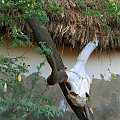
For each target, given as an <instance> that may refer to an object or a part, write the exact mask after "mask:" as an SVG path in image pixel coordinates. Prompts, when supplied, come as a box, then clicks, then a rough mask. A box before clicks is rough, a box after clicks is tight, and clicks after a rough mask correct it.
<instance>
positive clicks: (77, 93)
mask: <svg viewBox="0 0 120 120" xmlns="http://www.w3.org/2000/svg"><path fill="white" fill-rule="evenodd" d="M97 45H98V40H96V41H94V42H93V41H91V42H89V43H88V44H87V45H86V46H85V48H83V50H82V51H81V53H80V54H79V56H78V58H77V62H76V63H75V65H74V66H73V67H72V68H71V69H67V70H66V74H67V75H68V80H67V83H68V84H69V85H70V86H71V87H70V88H71V89H68V93H69V95H68V97H69V99H70V100H71V101H72V102H73V104H74V105H76V106H85V105H86V100H87V99H88V97H87V96H86V93H87V94H88V95H89V91H90V84H91V83H92V80H91V79H90V78H89V76H88V75H87V74H86V72H85V64H86V63H87V60H88V58H89V57H90V55H91V53H92V52H93V50H94V49H95V48H96V47H97Z"/></svg>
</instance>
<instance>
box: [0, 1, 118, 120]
mask: <svg viewBox="0 0 120 120" xmlns="http://www.w3.org/2000/svg"><path fill="white" fill-rule="evenodd" d="M75 4H76V5H77V6H78V8H79V10H80V11H81V14H80V15H83V16H89V17H93V18H95V19H96V20H98V23H100V25H101V26H102V27H103V28H104V29H106V30H107V31H108V32H110V33H112V38H113V40H119V36H116V35H115V34H113V31H112V28H111V26H110V25H109V24H108V22H107V20H108V19H109V18H115V20H116V21H117V24H118V25H120V6H119V5H118V3H117V2H115V1H114V0H108V1H100V0H99V1H97V0H96V1H93V2H90V3H89V4H86V3H84V2H82V1H81V0H75ZM0 14H1V15H0V26H2V27H3V28H4V27H5V30H6V31H7V34H4V35H2V36H1V37H0V44H4V42H5V41H6V40H9V39H10V40H11V42H10V45H11V47H18V46H23V47H26V46H32V45H33V42H34V41H33V37H32V36H31V29H30V27H29V26H28V24H27V23H26V19H27V18H30V17H38V18H39V20H40V21H41V22H42V26H41V27H40V29H47V26H46V24H47V23H48V22H49V21H50V20H49V17H48V15H49V14H55V15H57V16H60V17H61V18H64V8H63V7H60V6H59V5H58V4H57V3H56V2H47V3H45V2H39V0H38V1H37V0H19V1H18V0H1V1H0ZM38 44H39V46H40V47H38V48H36V51H37V52H39V53H44V54H45V55H46V56H50V55H51V52H52V51H51V49H50V48H47V47H46V45H45V42H39V43H38ZM23 59H24V57H23V56H20V57H16V58H10V57H6V56H0V73H2V74H3V75H4V76H5V77H4V78H1V79H0V91H1V92H0V94H1V95H0V109H1V110H2V111H3V112H11V114H10V115H9V116H8V117H9V119H11V120H14V119H15V120H16V119H17V120H19V119H20V120H22V119H23V120H24V119H26V118H27V117H29V116H30V115H31V114H32V115H33V116H35V117H37V118H39V117H41V116H46V117H54V116H58V117H59V116H60V115H62V113H61V111H60V110H59V109H58V108H56V107H55V106H53V104H52V101H51V99H50V98H47V97H46V96H44V95H43V94H35V93H36V92H35V89H36V83H37V81H38V80H39V77H38V76H39V75H40V70H41V67H42V66H43V65H44V61H43V62H42V63H40V65H38V66H37V72H35V73H34V74H33V78H32V80H31V86H29V87H27V86H26V85H25V83H24V81H25V80H24V77H23V74H24V73H26V72H29V70H28V69H29V66H27V65H26V64H23V63H24V62H23ZM18 61H19V62H20V61H21V64H17V62H18ZM112 77H114V78H113V79H115V76H114V74H113V75H112ZM46 87H48V86H47V85H46ZM43 101H45V102H44V103H45V104H43Z"/></svg>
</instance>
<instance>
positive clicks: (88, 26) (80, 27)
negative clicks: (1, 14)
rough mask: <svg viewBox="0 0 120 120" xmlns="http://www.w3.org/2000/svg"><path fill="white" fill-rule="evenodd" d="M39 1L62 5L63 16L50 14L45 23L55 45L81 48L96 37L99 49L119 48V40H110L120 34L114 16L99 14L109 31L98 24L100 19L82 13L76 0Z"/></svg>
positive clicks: (87, 1)
mask: <svg viewBox="0 0 120 120" xmlns="http://www.w3.org/2000/svg"><path fill="white" fill-rule="evenodd" d="M39 1H44V2H48V1H55V2H57V3H58V4H59V5H60V6H62V7H64V17H61V16H60V15H58V14H50V15H49V18H50V22H49V23H48V25H47V26H48V29H49V32H50V34H51V36H52V38H53V40H54V42H55V43H56V44H57V45H67V46H70V47H72V48H79V49H81V48H82V47H83V46H84V45H85V44H87V43H88V42H89V41H90V40H95V39H96V38H98V39H99V40H100V43H99V44H100V45H99V49H100V51H109V50H114V49H115V50H119V48H120V40H112V37H113V36H120V26H118V24H117V22H116V18H115V17H109V16H101V19H102V20H104V21H106V23H107V24H108V25H109V26H110V27H111V29H112V31H111V32H109V30H106V29H104V28H103V26H102V25H101V24H100V20H98V19H96V18H95V17H91V16H87V15H82V14H81V13H82V11H81V10H80V9H79V7H78V6H77V4H75V1H76V0H39ZM91 1H93V0H84V3H86V4H87V5H88V6H89V3H90V2H91ZM96 4H98V3H96ZM101 9H104V8H101ZM84 10H85V9H84ZM22 23H23V22H22ZM22 23H21V24H22ZM24 24H25V23H24ZM27 30H28V31H26V33H27V34H30V32H29V29H27Z"/></svg>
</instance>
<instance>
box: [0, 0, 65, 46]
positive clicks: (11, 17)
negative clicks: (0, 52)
mask: <svg viewBox="0 0 120 120" xmlns="http://www.w3.org/2000/svg"><path fill="white" fill-rule="evenodd" d="M13 1H14V0H13ZM13 1H12V0H2V1H0V12H1V15H0V16H1V17H0V23H1V24H5V26H7V29H8V36H9V37H11V38H12V43H11V45H12V46H13V47H17V46H19V45H20V46H24V47H26V46H30V45H32V42H30V38H29V36H27V35H26V33H25V32H26V31H25V32H23V31H24V29H29V28H27V25H26V26H25V20H26V19H27V18H28V17H38V18H39V20H40V21H41V22H42V23H43V26H42V27H41V28H42V29H45V26H44V23H46V22H48V21H49V18H48V16H47V13H56V14H59V15H61V13H62V12H63V8H62V7H59V6H58V4H56V3H55V2H47V3H44V2H39V1H37V0H19V1H18V0H16V2H13ZM0 40H1V39H0Z"/></svg>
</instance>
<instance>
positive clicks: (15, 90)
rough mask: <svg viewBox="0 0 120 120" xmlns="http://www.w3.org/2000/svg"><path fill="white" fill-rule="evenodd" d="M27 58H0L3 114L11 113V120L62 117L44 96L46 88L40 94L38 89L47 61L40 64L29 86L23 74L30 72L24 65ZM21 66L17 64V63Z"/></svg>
mask: <svg viewBox="0 0 120 120" xmlns="http://www.w3.org/2000/svg"><path fill="white" fill-rule="evenodd" d="M24 59H25V58H23V57H22V56H21V57H15V58H9V57H5V56H0V73H1V75H2V76H3V77H1V78H0V109H1V111H2V112H4V113H6V112H9V113H10V115H8V116H7V117H8V118H9V120H13V119H15V120H16V119H17V120H25V119H26V118H27V117H29V116H30V115H32V116H35V117H36V118H40V117H41V116H45V117H54V116H58V117H59V116H61V115H62V113H61V111H60V110H59V109H58V108H57V107H55V106H54V105H53V102H52V100H51V98H50V97H47V96H44V92H45V91H46V90H47V89H48V86H47V85H46V88H45V90H44V91H43V92H41V93H40V91H39V89H37V82H38V80H39V79H40V78H39V75H40V74H41V73H40V70H41V67H42V66H43V65H44V64H45V61H43V62H42V63H40V64H39V65H38V66H37V67H36V68H37V72H35V73H33V74H32V78H31V80H29V81H28V82H29V85H27V84H28V83H27V82H26V80H25V78H24V77H23V74H25V73H28V72H29V70H28V69H29V66H28V65H26V64H25V63H23V64H22V62H23V60H24ZM18 61H19V62H20V61H21V63H20V64H17V62H18Z"/></svg>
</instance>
